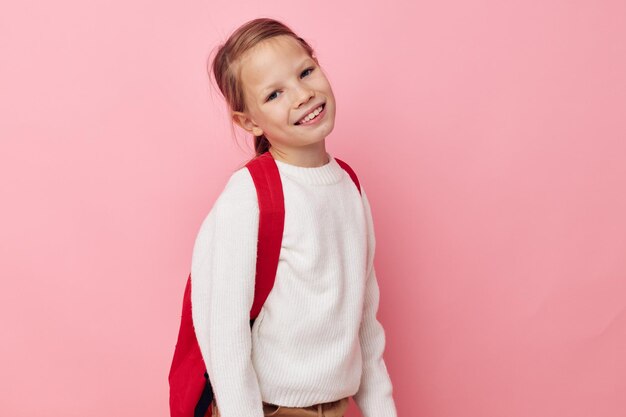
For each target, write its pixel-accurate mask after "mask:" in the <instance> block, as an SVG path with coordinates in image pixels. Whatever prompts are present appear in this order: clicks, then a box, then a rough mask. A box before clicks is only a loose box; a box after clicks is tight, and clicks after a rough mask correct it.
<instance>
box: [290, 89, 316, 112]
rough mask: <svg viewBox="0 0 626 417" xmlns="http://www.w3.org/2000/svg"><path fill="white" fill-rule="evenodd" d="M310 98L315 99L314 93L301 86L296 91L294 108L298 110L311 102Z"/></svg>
mask: <svg viewBox="0 0 626 417" xmlns="http://www.w3.org/2000/svg"><path fill="white" fill-rule="evenodd" d="M312 97H315V91H314V90H312V89H311V88H308V87H306V86H302V87H300V88H299V89H298V90H297V96H296V103H295V108H296V109H297V108H300V106H302V105H303V104H306V103H308V102H309V100H311V98H312Z"/></svg>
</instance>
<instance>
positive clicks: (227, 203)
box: [214, 167, 258, 210]
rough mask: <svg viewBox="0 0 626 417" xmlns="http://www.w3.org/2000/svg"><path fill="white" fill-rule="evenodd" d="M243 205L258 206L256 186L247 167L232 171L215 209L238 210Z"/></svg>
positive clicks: (247, 206) (246, 206)
mask: <svg viewBox="0 0 626 417" xmlns="http://www.w3.org/2000/svg"><path fill="white" fill-rule="evenodd" d="M241 207H245V208H251V207H257V208H258V201H257V193H256V187H255V185H254V181H253V180H252V176H251V175H250V171H249V170H248V168H246V167H243V168H239V169H238V170H237V171H235V172H233V173H232V175H231V176H230V177H229V178H228V181H226V185H225V186H224V189H223V190H222V192H221V193H220V195H219V196H218V197H217V200H216V201H215V205H214V209H216V208H218V209H226V210H237V209H238V208H241Z"/></svg>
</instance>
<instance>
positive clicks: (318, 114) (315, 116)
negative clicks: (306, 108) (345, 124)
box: [296, 103, 326, 126]
mask: <svg viewBox="0 0 626 417" xmlns="http://www.w3.org/2000/svg"><path fill="white" fill-rule="evenodd" d="M325 115H326V103H323V104H322V105H321V106H319V107H318V108H317V109H315V110H314V111H312V112H311V113H309V114H308V115H306V116H305V117H304V118H303V119H301V120H300V121H298V122H296V126H308V125H313V124H316V123H318V122H319V121H320V120H321V119H322V118H323V117H324V116H325Z"/></svg>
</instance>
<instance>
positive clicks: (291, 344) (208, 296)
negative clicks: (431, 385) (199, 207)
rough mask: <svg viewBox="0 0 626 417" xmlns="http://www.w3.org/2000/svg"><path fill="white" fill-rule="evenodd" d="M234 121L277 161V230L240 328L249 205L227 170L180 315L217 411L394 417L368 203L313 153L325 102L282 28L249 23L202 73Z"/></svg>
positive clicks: (247, 295)
mask: <svg viewBox="0 0 626 417" xmlns="http://www.w3.org/2000/svg"><path fill="white" fill-rule="evenodd" d="M212 69H213V73H214V75H215V80H216V83H217V85H218V86H219V88H220V91H221V92H222V94H223V95H224V97H225V100H226V102H227V104H228V106H229V108H230V110H231V114H232V119H233V122H234V123H236V124H237V125H238V126H240V127H241V128H243V129H245V130H246V131H248V132H250V133H251V134H252V135H253V136H254V138H255V148H256V156H257V157H258V156H259V155H261V154H264V153H265V152H269V153H270V154H271V156H272V157H273V159H274V160H275V162H276V165H277V166H278V169H279V173H280V178H281V182H282V187H283V193H284V204H285V222H284V232H283V239H282V246H281V250H280V257H279V264H278V269H277V272H276V279H275V283H274V287H273V289H272V291H271V293H270V295H269V296H268V298H267V300H266V301H265V304H264V305H263V308H262V310H261V312H260V314H259V316H258V318H257V320H256V321H255V323H254V325H253V327H252V328H250V322H249V319H250V317H249V313H250V307H251V306H252V301H253V296H254V283H255V281H254V280H255V268H256V250H257V238H258V226H259V207H258V201H257V194H256V189H255V186H254V183H253V180H252V178H251V176H250V172H249V171H248V169H246V168H245V167H244V168H240V169H238V170H236V171H235V172H234V173H233V174H232V175H231V177H230V179H229V180H228V182H227V184H226V186H225V188H224V190H223V191H222V193H221V194H220V196H219V197H218V198H217V200H216V202H215V204H214V205H213V208H212V209H211V211H210V212H209V214H208V215H207V217H206V218H205V219H204V221H203V223H202V225H201V227H200V230H199V232H198V235H197V238H196V241H195V246H194V250H193V257H192V267H191V276H192V280H193V285H192V288H193V291H192V295H191V304H192V306H193V311H192V316H193V322H194V326H195V331H196V335H197V339H198V344H199V346H200V350H201V352H202V357H203V360H204V362H205V364H206V367H207V372H208V374H209V379H210V381H211V385H212V388H213V392H214V395H215V397H214V402H213V404H212V405H213V414H214V415H216V416H220V417H263V416H270V415H271V416H326V417H341V416H343V414H344V412H345V410H346V408H347V406H348V402H349V398H350V397H352V398H353V399H354V401H355V402H356V404H357V405H358V407H359V408H360V410H361V412H362V414H363V416H364V417H396V407H395V403H394V400H393V397H392V385H391V381H390V379H389V375H388V372H387V368H386V365H385V362H384V360H383V351H384V348H385V333H384V330H383V327H382V326H381V324H380V322H379V321H378V320H377V319H376V313H377V310H378V303H379V289H378V284H377V281H376V275H375V271H374V264H373V260H374V248H375V239H374V228H373V223H372V216H371V209H370V206H369V202H368V200H367V196H366V195H365V192H364V190H363V187H361V193H362V194H359V192H358V189H357V188H356V187H355V184H354V183H353V182H352V180H351V178H350V176H349V175H348V174H347V173H346V172H345V171H344V169H343V168H342V167H341V166H340V165H339V164H338V163H337V161H336V160H335V159H334V158H333V156H332V155H331V154H330V153H328V152H327V151H326V148H325V139H326V136H327V135H328V134H330V132H331V131H332V130H333V127H334V122H335V97H334V95H333V91H332V89H331V86H330V84H329V82H328V79H327V78H326V76H325V74H324V72H323V71H322V68H321V67H320V64H319V62H318V61H317V58H316V57H315V55H314V52H313V50H312V48H311V47H310V46H309V45H308V43H307V42H306V41H305V40H303V39H302V38H300V37H298V36H297V35H296V34H295V33H294V32H292V31H291V30H290V29H289V28H288V27H287V26H285V25H284V24H282V23H280V22H278V21H276V20H273V19H267V18H261V19H255V20H252V21H250V22H248V23H246V24H245V25H243V26H242V27H240V28H239V29H237V30H236V31H235V32H234V33H233V34H232V35H231V36H230V38H229V39H228V40H227V41H226V42H225V43H224V44H223V45H221V46H220V48H219V50H218V52H217V54H216V56H215V58H214V61H213V65H212Z"/></svg>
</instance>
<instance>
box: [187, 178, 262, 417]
mask: <svg viewBox="0 0 626 417" xmlns="http://www.w3.org/2000/svg"><path fill="white" fill-rule="evenodd" d="M258 225H259V207H258V201H257V196H256V189H255V187H254V182H253V180H252V177H251V176H250V172H249V171H248V169H247V168H245V167H244V168H241V169H239V170H238V171H236V172H234V173H233V174H232V175H231V177H230V179H229V180H228V182H227V184H226V187H225V188H224V190H223V191H222V193H221V194H220V196H219V197H218V198H217V200H216V201H215V204H214V205H213V207H212V209H211V211H210V212H209V214H208V215H207V217H206V218H205V219H204V221H203V222H202V225H201V226H200V230H199V232H198V235H197V237H196V241H195V245H194V249H193V255H192V265H191V280H192V281H191V282H192V285H191V305H192V319H193V323H194V329H195V331H196V337H197V340H198V344H199V346H200V351H201V353H202V357H203V359H204V362H205V365H206V366H207V372H208V374H209V379H210V381H211V385H212V388H213V392H214V395H215V401H216V402H217V405H218V407H219V410H220V414H221V416H222V417H241V416H250V417H263V406H262V400H261V392H260V388H259V384H258V380H257V374H256V371H255V369H254V367H253V365H252V360H251V349H252V339H251V329H250V309H251V307H252V303H253V299H254V280H255V273H256V254H257V237H258Z"/></svg>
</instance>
